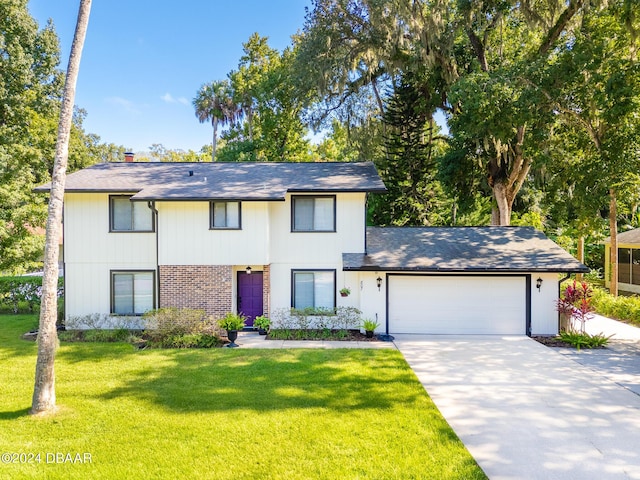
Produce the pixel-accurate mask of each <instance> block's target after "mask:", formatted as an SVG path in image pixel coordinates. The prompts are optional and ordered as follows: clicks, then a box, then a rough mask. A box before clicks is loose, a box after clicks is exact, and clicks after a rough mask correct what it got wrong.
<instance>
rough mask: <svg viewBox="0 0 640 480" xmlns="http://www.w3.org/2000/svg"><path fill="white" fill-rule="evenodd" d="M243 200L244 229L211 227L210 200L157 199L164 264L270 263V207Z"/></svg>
mask: <svg viewBox="0 0 640 480" xmlns="http://www.w3.org/2000/svg"><path fill="white" fill-rule="evenodd" d="M268 205H269V204H268V203H266V202H242V207H241V209H242V213H241V215H242V225H241V226H242V228H241V229H240V230H226V229H209V223H210V222H209V202H157V203H156V208H157V209H158V212H159V215H158V226H159V234H160V244H159V248H160V256H159V263H160V265H249V264H256V265H267V264H269V235H268V234H269V207H268Z"/></svg>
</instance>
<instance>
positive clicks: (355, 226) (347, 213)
mask: <svg viewBox="0 0 640 480" xmlns="http://www.w3.org/2000/svg"><path fill="white" fill-rule="evenodd" d="M269 217H270V220H271V222H270V235H269V243H270V247H269V252H270V258H269V260H270V262H269V263H270V265H271V310H272V311H273V310H275V309H279V308H289V307H291V271H292V270H296V269H319V270H324V269H330V270H335V271H336V305H337V306H358V303H359V292H357V274H347V273H345V272H343V271H342V254H343V253H344V252H362V251H363V250H364V230H365V194H364V193H339V194H337V195H336V231H335V232H292V231H291V195H287V197H286V201H285V202H272V203H270V204H269ZM344 286H348V287H350V288H351V292H352V293H351V295H350V296H349V297H345V298H343V297H341V296H340V294H339V293H338V290H340V289H341V288H342V287H344Z"/></svg>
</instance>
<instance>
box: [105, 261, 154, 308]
mask: <svg viewBox="0 0 640 480" xmlns="http://www.w3.org/2000/svg"><path fill="white" fill-rule="evenodd" d="M154 286H155V272H153V271H135V272H134V271H122V272H111V313H115V314H118V315H142V314H143V313H145V312H147V311H149V310H153V308H154V304H155V301H154V299H155V294H154V292H155V288H154Z"/></svg>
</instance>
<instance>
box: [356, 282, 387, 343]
mask: <svg viewBox="0 0 640 480" xmlns="http://www.w3.org/2000/svg"><path fill="white" fill-rule="evenodd" d="M358 273H359V274H358V280H359V282H358V289H359V290H360V310H361V311H362V318H366V319H369V320H374V321H377V322H378V323H379V324H380V325H379V326H378V328H376V330H375V331H376V333H385V332H386V321H387V304H386V299H387V279H386V275H385V272H358ZM378 277H380V278H381V279H382V284H381V285H380V290H378V284H377V281H376V279H377V278H378Z"/></svg>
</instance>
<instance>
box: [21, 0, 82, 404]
mask: <svg viewBox="0 0 640 480" xmlns="http://www.w3.org/2000/svg"><path fill="white" fill-rule="evenodd" d="M90 12H91V0H80V7H79V10H78V19H77V21H76V30H75V34H74V36H73V43H72V45H71V53H70V55H69V66H68V67H67V76H66V80H65V84H64V93H63V97H62V106H61V108H60V121H59V123H58V138H57V140H56V156H55V160H54V164H53V174H52V175H51V193H50V198H49V210H48V217H47V233H46V240H45V249H44V274H43V277H42V304H41V307H40V325H39V328H38V359H37V361H36V375H35V385H34V389H33V399H32V403H31V413H32V414H37V413H49V412H53V411H54V410H55V408H56V389H55V370H54V362H55V356H56V346H57V343H58V335H57V332H56V321H57V317H58V315H57V313H58V257H59V248H60V247H59V245H58V241H59V239H60V230H61V229H62V204H63V200H64V185H65V181H66V172H67V163H68V158H69V136H70V134H71V122H72V119H73V103H74V100H75V96H76V83H77V81H78V71H79V69H80V58H81V57H82V48H83V47H84V39H85V36H86V33H87V26H88V24H89V14H90Z"/></svg>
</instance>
